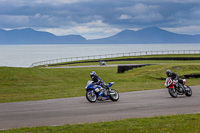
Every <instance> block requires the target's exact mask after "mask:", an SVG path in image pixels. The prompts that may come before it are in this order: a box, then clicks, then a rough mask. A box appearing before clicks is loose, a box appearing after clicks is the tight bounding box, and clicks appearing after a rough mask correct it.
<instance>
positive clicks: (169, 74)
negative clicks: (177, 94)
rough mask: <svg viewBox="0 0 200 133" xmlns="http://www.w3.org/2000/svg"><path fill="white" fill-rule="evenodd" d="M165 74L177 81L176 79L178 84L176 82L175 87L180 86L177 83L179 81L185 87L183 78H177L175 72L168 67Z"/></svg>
mask: <svg viewBox="0 0 200 133" xmlns="http://www.w3.org/2000/svg"><path fill="white" fill-rule="evenodd" d="M166 75H167V77H171V78H172V80H177V81H178V84H177V87H178V88H180V86H179V83H181V84H182V85H183V87H185V86H184V83H183V80H182V79H180V78H179V76H178V74H177V73H175V72H172V71H171V70H170V69H168V70H167V71H166Z"/></svg>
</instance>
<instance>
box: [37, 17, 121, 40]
mask: <svg viewBox="0 0 200 133" xmlns="http://www.w3.org/2000/svg"><path fill="white" fill-rule="evenodd" d="M39 30H41V31H44V30H45V31H47V32H51V33H53V34H55V35H58V36H62V35H69V34H78V35H82V36H83V37H85V38H87V39H96V38H102V37H108V36H111V35H114V34H115V33H117V32H120V31H121V29H119V28H115V27H113V26H111V25H109V24H106V23H103V21H102V20H95V21H91V22H88V23H82V24H78V23H74V24H73V26H64V27H59V28H48V29H39Z"/></svg>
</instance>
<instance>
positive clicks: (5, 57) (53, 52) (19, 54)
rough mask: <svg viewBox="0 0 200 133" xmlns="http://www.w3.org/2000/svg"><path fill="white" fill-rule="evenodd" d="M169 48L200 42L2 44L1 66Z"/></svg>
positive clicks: (189, 46)
mask: <svg viewBox="0 0 200 133" xmlns="http://www.w3.org/2000/svg"><path fill="white" fill-rule="evenodd" d="M167 50H200V43H199V44H54V45H48V44H45V45H42V44H41V45H29V44H27V45H0V66H6V67H30V66H31V64H32V63H35V62H40V61H45V60H52V59H60V58H70V57H81V56H93V55H105V54H116V53H129V52H140V51H167Z"/></svg>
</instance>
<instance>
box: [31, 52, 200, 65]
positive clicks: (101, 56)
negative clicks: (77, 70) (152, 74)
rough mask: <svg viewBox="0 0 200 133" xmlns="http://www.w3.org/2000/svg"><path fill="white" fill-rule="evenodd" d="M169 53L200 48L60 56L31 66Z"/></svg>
mask: <svg viewBox="0 0 200 133" xmlns="http://www.w3.org/2000/svg"><path fill="white" fill-rule="evenodd" d="M168 54H200V50H167V51H140V52H129V53H115V54H105V55H93V56H81V57H71V58H60V59H52V60H46V61H40V62H36V63H33V64H31V66H30V67H35V66H41V65H49V64H57V63H64V62H72V61H82V60H94V59H106V58H115V57H126V56H141V55H168Z"/></svg>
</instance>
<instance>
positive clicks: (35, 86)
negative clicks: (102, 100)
mask: <svg viewBox="0 0 200 133" xmlns="http://www.w3.org/2000/svg"><path fill="white" fill-rule="evenodd" d="M166 69H171V70H172V71H175V72H177V73H178V74H179V75H180V76H183V75H184V74H193V73H200V71H199V70H200V63H193V64H192V63H183V64H167V65H166V64H163V65H153V66H146V67H141V68H137V69H133V70H130V71H127V72H125V73H123V74H118V73H117V67H98V68H70V69H45V68H9V67H0V102H1V103H4V102H18V101H32V100H45V99H54V98H66V97H76V96H84V95H85V89H84V88H85V86H86V83H87V81H88V80H90V75H89V73H90V72H91V71H96V72H97V74H98V75H99V76H100V77H101V78H102V79H103V80H104V81H105V82H107V83H108V82H111V81H113V82H115V84H114V86H113V88H114V89H116V90H117V91H118V92H130V91H140V90H151V89H160V88H164V82H165V80H162V79H165V78H166V75H165V71H166ZM187 85H199V78H193V79H188V80H187Z"/></svg>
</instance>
